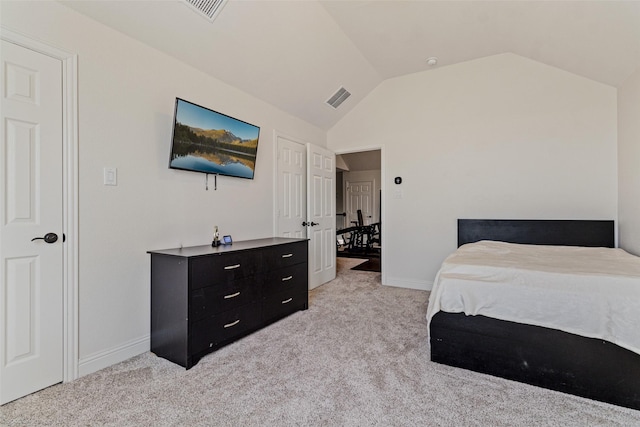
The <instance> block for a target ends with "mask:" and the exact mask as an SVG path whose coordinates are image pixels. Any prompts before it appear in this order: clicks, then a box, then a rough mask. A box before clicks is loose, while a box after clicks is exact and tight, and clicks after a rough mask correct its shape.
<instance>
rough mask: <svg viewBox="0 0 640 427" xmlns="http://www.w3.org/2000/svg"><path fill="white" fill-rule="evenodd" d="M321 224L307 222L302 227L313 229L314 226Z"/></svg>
mask: <svg viewBox="0 0 640 427" xmlns="http://www.w3.org/2000/svg"><path fill="white" fill-rule="evenodd" d="M319 224H320V223H319V222H313V221H311V222H307V221H304V222H303V223H302V226H303V227H313V226H314V225H319Z"/></svg>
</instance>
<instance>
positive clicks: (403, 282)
mask: <svg viewBox="0 0 640 427" xmlns="http://www.w3.org/2000/svg"><path fill="white" fill-rule="evenodd" d="M386 279H387V280H386V281H385V283H384V284H385V285H386V286H395V287H397V288H408V289H418V290H420V291H430V290H431V288H433V282H432V281H428V280H425V281H421V280H412V279H402V278H399V277H389V276H387V278H386Z"/></svg>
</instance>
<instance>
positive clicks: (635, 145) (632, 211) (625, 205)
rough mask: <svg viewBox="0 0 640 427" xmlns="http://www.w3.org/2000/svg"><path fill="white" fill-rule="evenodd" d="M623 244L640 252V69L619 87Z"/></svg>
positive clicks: (619, 171) (620, 224)
mask: <svg viewBox="0 0 640 427" xmlns="http://www.w3.org/2000/svg"><path fill="white" fill-rule="evenodd" d="M618 186H619V196H618V197H619V207H618V209H619V217H618V218H619V233H620V247H621V248H623V249H625V250H626V251H628V252H631V253H633V254H635V255H639V256H640V70H638V71H636V72H635V73H634V74H633V75H632V76H630V77H629V78H628V79H627V80H626V81H625V82H624V84H623V85H622V86H621V87H620V88H618Z"/></svg>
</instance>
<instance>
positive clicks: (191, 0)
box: [184, 0, 227, 22]
mask: <svg viewBox="0 0 640 427" xmlns="http://www.w3.org/2000/svg"><path fill="white" fill-rule="evenodd" d="M184 3H185V4H186V5H187V6H189V7H191V9H193V10H195V11H196V12H198V13H199V14H200V15H202V16H204V17H205V18H207V19H208V20H209V21H210V22H213V20H214V19H216V16H218V13H220V11H221V10H222V8H223V7H224V5H225V4H227V0H184Z"/></svg>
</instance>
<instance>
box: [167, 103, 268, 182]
mask: <svg viewBox="0 0 640 427" xmlns="http://www.w3.org/2000/svg"><path fill="white" fill-rule="evenodd" d="M259 136H260V128H259V127H258V126H254V125H252V124H249V123H246V122H243V121H242V120H238V119H234V118H233V117H229V116H227V115H225V114H221V113H218V112H216V111H213V110H210V109H208V108H205V107H201V106H199V105H196V104H193V103H191V102H188V101H185V100H184V99H180V98H176V108H175V114H174V121H173V138H172V143H171V159H170V160H169V167H170V168H172V169H182V170H187V171H193V172H202V173H206V174H218V175H227V176H235V177H240V178H248V179H253V175H254V172H255V169H256V156H257V154H258V138H259Z"/></svg>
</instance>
